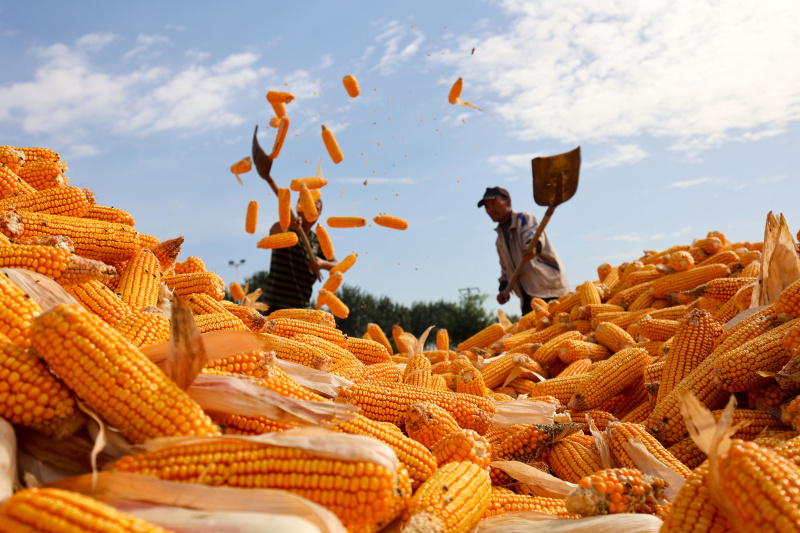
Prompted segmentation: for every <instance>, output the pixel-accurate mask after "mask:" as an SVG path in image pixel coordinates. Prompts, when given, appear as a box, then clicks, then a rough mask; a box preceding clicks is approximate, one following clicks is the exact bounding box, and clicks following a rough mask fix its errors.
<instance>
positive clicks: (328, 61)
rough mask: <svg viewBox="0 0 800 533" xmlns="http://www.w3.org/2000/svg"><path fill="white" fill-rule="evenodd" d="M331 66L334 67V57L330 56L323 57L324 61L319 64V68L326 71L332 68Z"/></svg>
mask: <svg viewBox="0 0 800 533" xmlns="http://www.w3.org/2000/svg"><path fill="white" fill-rule="evenodd" d="M331 65H333V56H332V55H330V54H325V55H324V56H322V59H321V60H320V62H319V68H320V69H324V68H328V67H330V66H331Z"/></svg>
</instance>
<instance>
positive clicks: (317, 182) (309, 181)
mask: <svg viewBox="0 0 800 533" xmlns="http://www.w3.org/2000/svg"><path fill="white" fill-rule="evenodd" d="M304 183H305V184H306V186H307V187H308V188H309V189H310V190H312V191H313V190H314V189H321V188H322V187H324V186H325V185H327V184H328V180H326V179H325V178H318V177H316V176H314V177H311V178H295V179H293V180H292V181H291V182H289V188H290V189H291V190H293V191H295V192H300V186H301V185H302V184H304ZM315 200H319V198H315Z"/></svg>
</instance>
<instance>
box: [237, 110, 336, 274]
mask: <svg viewBox="0 0 800 533" xmlns="http://www.w3.org/2000/svg"><path fill="white" fill-rule="evenodd" d="M257 134H258V126H256V131H254V132H253V163H254V164H255V166H256V172H258V175H259V176H261V177H262V178H263V179H264V181H266V182H267V183H268V184H269V186H270V188H271V189H272V192H274V193H275V197H276V198H277V197H278V185H276V184H275V180H273V179H272V176H270V174H269V173H270V170H272V158H271V157H270V156H268V155H267V154H266V153H265V152H264V150H262V149H261V145H259V144H258V138H257V137H256V135H257ZM290 213H291V217H292V223H296V222H298V221H299V217H298V216H297V215H296V214H295V212H294V209H292V210H291V212H290ZM297 234H298V235H299V236H300V242H302V243H303V248H305V249H306V253H307V254H308V257H310V258H311V261H312V262H313V263H316V262H317V256H316V255H314V251H313V250H312V249H311V243H310V242H309V241H308V235H306V232H305V231H298V232H297ZM316 274H317V280H318V281H319V280H321V279H322V276H320V275H319V270H317V272H316Z"/></svg>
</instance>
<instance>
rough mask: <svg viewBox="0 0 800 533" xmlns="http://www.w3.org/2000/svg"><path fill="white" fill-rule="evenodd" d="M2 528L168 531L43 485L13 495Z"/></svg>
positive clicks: (1, 514)
mask: <svg viewBox="0 0 800 533" xmlns="http://www.w3.org/2000/svg"><path fill="white" fill-rule="evenodd" d="M0 530H2V531H8V532H12V531H18V532H26V533H45V532H54V531H92V532H96V533H168V531H167V530H166V529H163V528H161V527H159V526H157V525H155V524H151V523H149V522H147V521H145V520H142V519H140V518H136V517H135V516H132V515H129V514H126V513H123V512H121V511H118V510H117V509H115V508H114V507H111V506H110V505H107V504H105V503H102V502H99V501H97V500H95V499H93V498H91V497H89V496H84V495H82V494H78V493H76V492H72V491H68V490H62V489H56V488H49V487H39V488H32V489H25V490H22V491H20V492H17V493H16V494H15V495H14V496H12V497H11V498H10V499H9V500H8V501H7V502H6V503H5V504H4V505H3V507H2V508H0Z"/></svg>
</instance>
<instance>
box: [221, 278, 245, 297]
mask: <svg viewBox="0 0 800 533" xmlns="http://www.w3.org/2000/svg"><path fill="white" fill-rule="evenodd" d="M228 290H229V291H230V293H231V298H233V299H234V300H239V301H241V300H244V296H245V294H244V289H243V288H242V286H241V285H239V284H238V283H236V282H235V281H231V282H230V283H229V284H228ZM214 301H216V300H214Z"/></svg>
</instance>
